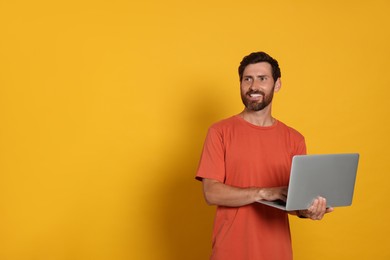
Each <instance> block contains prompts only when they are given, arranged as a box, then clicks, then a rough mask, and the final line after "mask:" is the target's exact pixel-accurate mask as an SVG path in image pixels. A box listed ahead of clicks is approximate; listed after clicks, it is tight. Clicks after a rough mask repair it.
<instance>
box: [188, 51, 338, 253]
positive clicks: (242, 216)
mask: <svg viewBox="0 0 390 260" xmlns="http://www.w3.org/2000/svg"><path fill="white" fill-rule="evenodd" d="M238 72H239V77H240V90H241V99H242V101H243V103H244V105H245V108H244V110H243V111H242V112H241V113H239V114H238V115H234V116H232V117H230V118H228V119H225V120H222V121H220V122H218V123H215V124H214V125H212V126H211V127H210V129H209V131H208V134H207V137H206V141H205V144H204V148H203V152H202V156H201V160H200V164H199V168H198V172H197V175H196V179H198V180H201V181H202V183H203V191H204V196H205V200H206V202H207V203H208V204H209V205H217V211H216V216H215V222H214V229H213V239H212V241H213V245H212V248H213V250H212V256H211V259H213V260H230V259H232V260H257V259H267V260H272V259H277V260H284V259H292V246H291V237H290V229H289V222H288V214H287V213H286V212H284V211H282V210H278V209H274V208H272V207H268V206H265V205H262V204H260V203H256V201H259V200H269V201H272V200H278V199H280V200H284V201H286V196H287V185H288V181H289V173H290V168H291V163H292V157H293V156H294V155H299V154H305V153H306V145H305V140H304V137H303V136H302V135H301V134H300V133H299V132H297V131H296V130H294V129H293V128H291V127H289V126H287V125H285V124H283V123H282V122H280V121H278V120H277V119H275V118H274V117H273V116H272V114H271V107H272V99H273V95H274V93H275V92H278V91H279V90H280V88H281V86H282V83H281V79H280V77H281V73H280V68H279V64H278V62H277V61H276V60H275V59H273V58H272V57H271V56H269V55H268V54H266V53H264V52H256V53H251V54H250V55H248V56H246V57H244V59H243V60H242V61H241V63H240V66H239V68H238ZM332 210H333V209H331V208H330V209H327V208H326V200H325V199H324V198H317V199H315V200H314V201H313V204H312V205H311V207H310V208H309V209H308V210H303V211H298V212H289V214H292V215H297V216H299V217H302V218H310V219H313V220H320V219H322V218H323V216H324V214H325V213H328V212H331V211H332Z"/></svg>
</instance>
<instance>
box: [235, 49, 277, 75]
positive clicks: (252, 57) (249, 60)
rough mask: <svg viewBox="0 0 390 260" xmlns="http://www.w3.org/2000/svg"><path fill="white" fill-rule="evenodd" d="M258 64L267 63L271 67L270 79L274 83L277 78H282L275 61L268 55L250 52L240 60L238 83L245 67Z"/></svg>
mask: <svg viewBox="0 0 390 260" xmlns="http://www.w3.org/2000/svg"><path fill="white" fill-rule="evenodd" d="M259 62H268V63H269V64H270V65H271V67H272V77H273V78H274V81H276V80H277V79H278V78H280V77H281V76H282V75H281V72H280V68H279V63H278V61H277V60H275V59H274V58H272V57H271V56H270V55H268V54H267V53H265V52H262V51H260V52H252V53H251V54H249V55H247V56H245V57H244V58H243V59H242V61H241V63H240V66H239V67H238V75H239V76H240V82H241V81H242V75H243V73H244V70H245V68H246V66H248V65H249V64H255V63H259Z"/></svg>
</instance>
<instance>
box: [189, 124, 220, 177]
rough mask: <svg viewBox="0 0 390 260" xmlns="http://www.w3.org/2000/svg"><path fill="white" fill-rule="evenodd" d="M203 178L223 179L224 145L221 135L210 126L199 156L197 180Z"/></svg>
mask: <svg viewBox="0 0 390 260" xmlns="http://www.w3.org/2000/svg"><path fill="white" fill-rule="evenodd" d="M203 178H207V179H214V180H217V181H219V182H224V181H225V146H224V142H223V136H222V134H221V133H220V132H218V131H217V130H216V129H214V128H210V129H209V131H208V133H207V136H206V140H205V143H204V145H203V151H202V155H201V158H200V162H199V166H198V171H197V174H196V179H197V180H202V179H203Z"/></svg>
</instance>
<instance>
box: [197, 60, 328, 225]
mask: <svg viewBox="0 0 390 260" xmlns="http://www.w3.org/2000/svg"><path fill="white" fill-rule="evenodd" d="M281 86H282V83H281V80H280V78H278V79H277V80H276V81H275V80H274V79H273V77H272V67H271V65H270V64H269V63H267V62H260V63H256V64H250V65H248V66H247V67H246V68H245V70H244V73H243V77H242V81H241V83H240V92H241V98H242V100H243V103H244V104H245V108H244V110H243V111H242V112H241V113H240V114H239V115H240V116H241V117H242V118H243V119H244V120H246V121H248V122H249V123H252V124H254V125H257V126H272V125H273V124H274V123H275V119H274V118H273V117H272V114H271V108H272V98H273V94H274V93H276V92H278V91H279V90H280V88H281ZM203 192H204V196H205V199H206V202H207V203H208V204H209V205H219V206H227V207H240V206H245V205H248V204H251V203H254V202H256V201H259V200H267V201H272V200H278V199H280V200H283V201H286V198H287V187H274V188H262V187H250V188H238V187H233V186H230V185H226V184H224V183H221V182H219V181H217V180H213V179H203ZM332 211H333V208H326V199H325V198H322V197H318V198H316V199H314V200H313V203H312V204H311V206H310V207H309V208H308V209H307V210H299V211H293V212H289V213H290V214H292V215H299V216H302V217H306V218H310V219H312V220H320V219H322V218H323V217H324V215H325V214H326V213H329V212H332Z"/></svg>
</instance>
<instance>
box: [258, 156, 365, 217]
mask: <svg viewBox="0 0 390 260" xmlns="http://www.w3.org/2000/svg"><path fill="white" fill-rule="evenodd" d="M358 161H359V154H357V153H349V154H321V155H296V156H294V157H293V160H292V166H291V173H290V182H289V186H288V193H287V201H286V202H284V201H280V200H278V201H264V200H261V201H258V202H259V203H262V204H265V205H268V206H272V207H275V208H278V209H281V210H286V211H292V210H304V209H308V208H309V207H310V205H311V203H312V202H313V200H314V199H315V198H317V197H318V196H321V197H324V198H326V201H327V207H342V206H350V205H351V204H352V197H353V192H354V187H355V180H356V173H357V167H358Z"/></svg>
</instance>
